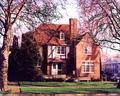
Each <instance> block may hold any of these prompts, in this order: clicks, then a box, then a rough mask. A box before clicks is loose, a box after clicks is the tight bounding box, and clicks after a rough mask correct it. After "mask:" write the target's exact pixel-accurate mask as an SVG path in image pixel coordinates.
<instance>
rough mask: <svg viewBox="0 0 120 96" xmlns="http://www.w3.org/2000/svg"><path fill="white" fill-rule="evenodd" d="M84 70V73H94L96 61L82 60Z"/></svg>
mask: <svg viewBox="0 0 120 96" xmlns="http://www.w3.org/2000/svg"><path fill="white" fill-rule="evenodd" d="M82 72H83V73H92V72H94V62H92V61H84V62H82Z"/></svg>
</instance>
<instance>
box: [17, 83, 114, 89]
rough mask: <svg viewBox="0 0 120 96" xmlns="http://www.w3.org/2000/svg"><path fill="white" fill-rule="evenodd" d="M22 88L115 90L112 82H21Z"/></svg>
mask: <svg viewBox="0 0 120 96" xmlns="http://www.w3.org/2000/svg"><path fill="white" fill-rule="evenodd" d="M19 84H20V86H26V87H27V86H39V87H68V86H70V87H73V86H74V87H75V86H76V87H91V88H94V87H96V88H113V83H112V82H20V83H19Z"/></svg>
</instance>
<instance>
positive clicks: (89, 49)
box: [84, 45, 92, 55]
mask: <svg viewBox="0 0 120 96" xmlns="http://www.w3.org/2000/svg"><path fill="white" fill-rule="evenodd" d="M84 52H85V54H86V55H92V46H91V45H89V46H86V47H85V49H84Z"/></svg>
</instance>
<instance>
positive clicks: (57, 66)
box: [51, 63, 62, 75]
mask: <svg viewBox="0 0 120 96" xmlns="http://www.w3.org/2000/svg"><path fill="white" fill-rule="evenodd" d="M51 74H52V75H60V74H62V64H61V63H53V64H51Z"/></svg>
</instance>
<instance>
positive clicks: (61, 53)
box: [57, 46, 66, 55]
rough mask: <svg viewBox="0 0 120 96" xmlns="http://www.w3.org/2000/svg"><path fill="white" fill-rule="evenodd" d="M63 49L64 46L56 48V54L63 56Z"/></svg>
mask: <svg viewBox="0 0 120 96" xmlns="http://www.w3.org/2000/svg"><path fill="white" fill-rule="evenodd" d="M62 48H64V49H62ZM65 48H66V47H65V46H58V47H57V54H60V55H65ZM63 50H64V51H63Z"/></svg>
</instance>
